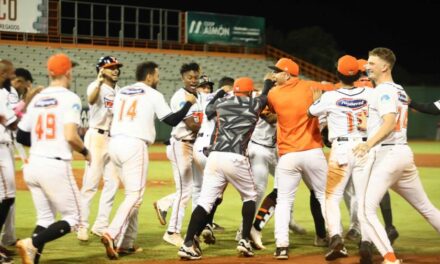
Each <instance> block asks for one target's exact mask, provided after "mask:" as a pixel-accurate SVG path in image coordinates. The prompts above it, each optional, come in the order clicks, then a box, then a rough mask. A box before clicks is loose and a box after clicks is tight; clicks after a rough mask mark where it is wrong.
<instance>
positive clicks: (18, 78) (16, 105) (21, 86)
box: [1, 68, 33, 246]
mask: <svg viewBox="0 0 440 264" xmlns="http://www.w3.org/2000/svg"><path fill="white" fill-rule="evenodd" d="M11 73H12V71H11ZM9 78H12V79H10V86H9V85H8V84H7V85H6V86H8V87H5V91H7V89H9V91H8V93H7V95H8V96H7V99H8V102H7V105H8V108H10V109H12V110H13V111H14V112H15V115H16V116H17V117H18V118H21V116H22V115H23V108H24V105H25V103H24V100H23V99H24V98H25V97H26V94H27V91H28V89H30V88H31V87H32V82H33V79H32V75H31V73H30V72H29V71H28V70H26V69H23V68H17V69H15V75H13V74H11V75H10V77H9ZM7 82H9V79H8V80H7ZM9 132H10V133H11V136H12V137H13V138H14V140H13V141H12V145H13V146H14V148H15V149H16V150H17V152H18V153H19V155H20V157H21V159H22V161H23V163H26V162H27V154H26V152H25V150H24V148H23V146H22V145H21V144H19V143H17V142H16V141H15V133H16V131H15V130H14V131H9ZM14 165H15V164H14ZM14 172H15V166H14ZM16 242H17V237H16V235H15V203H14V204H12V206H11V207H10V209H9V213H8V215H7V218H6V221H5V224H4V229H3V230H2V233H1V244H2V245H6V246H15V243H16Z"/></svg>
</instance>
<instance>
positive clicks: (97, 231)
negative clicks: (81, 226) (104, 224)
mask: <svg viewBox="0 0 440 264" xmlns="http://www.w3.org/2000/svg"><path fill="white" fill-rule="evenodd" d="M90 233H91V234H93V235H95V236H97V237H102V235H103V234H104V231H103V230H98V229H93V228H92V230H90ZM78 239H79V238H78ZM80 240H81V239H80Z"/></svg>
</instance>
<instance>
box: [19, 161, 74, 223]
mask: <svg viewBox="0 0 440 264" xmlns="http://www.w3.org/2000/svg"><path fill="white" fill-rule="evenodd" d="M23 174H24V180H25V182H26V184H27V186H28V187H29V190H30V191H31V194H32V199H33V200H34V205H35V209H36V211H37V223H36V225H39V226H42V227H48V226H49V225H51V224H53V223H54V222H55V217H56V213H57V212H60V213H61V217H62V220H64V221H66V222H68V223H69V225H70V226H71V227H72V231H74V230H76V228H77V226H78V224H79V220H80V206H81V201H80V192H79V189H78V186H77V185H76V181H75V177H74V176H73V173H72V166H71V164H70V161H64V160H57V159H54V158H46V157H41V156H35V155H31V156H30V158H29V164H27V165H25V166H24V168H23ZM54 183H56V184H54Z"/></svg>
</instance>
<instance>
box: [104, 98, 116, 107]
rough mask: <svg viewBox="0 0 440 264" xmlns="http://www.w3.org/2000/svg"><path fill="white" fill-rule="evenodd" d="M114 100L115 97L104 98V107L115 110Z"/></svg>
mask: <svg viewBox="0 0 440 264" xmlns="http://www.w3.org/2000/svg"><path fill="white" fill-rule="evenodd" d="M113 99H114V96H106V97H104V107H105V108H107V109H112V108H113Z"/></svg>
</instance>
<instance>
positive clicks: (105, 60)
mask: <svg viewBox="0 0 440 264" xmlns="http://www.w3.org/2000/svg"><path fill="white" fill-rule="evenodd" d="M114 65H117V66H119V67H122V66H124V65H123V64H122V63H120V62H119V61H118V59H116V58H115V57H112V56H103V57H101V58H99V60H98V63H97V64H96V71H97V72H99V69H100V68H107V67H111V66H114Z"/></svg>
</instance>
